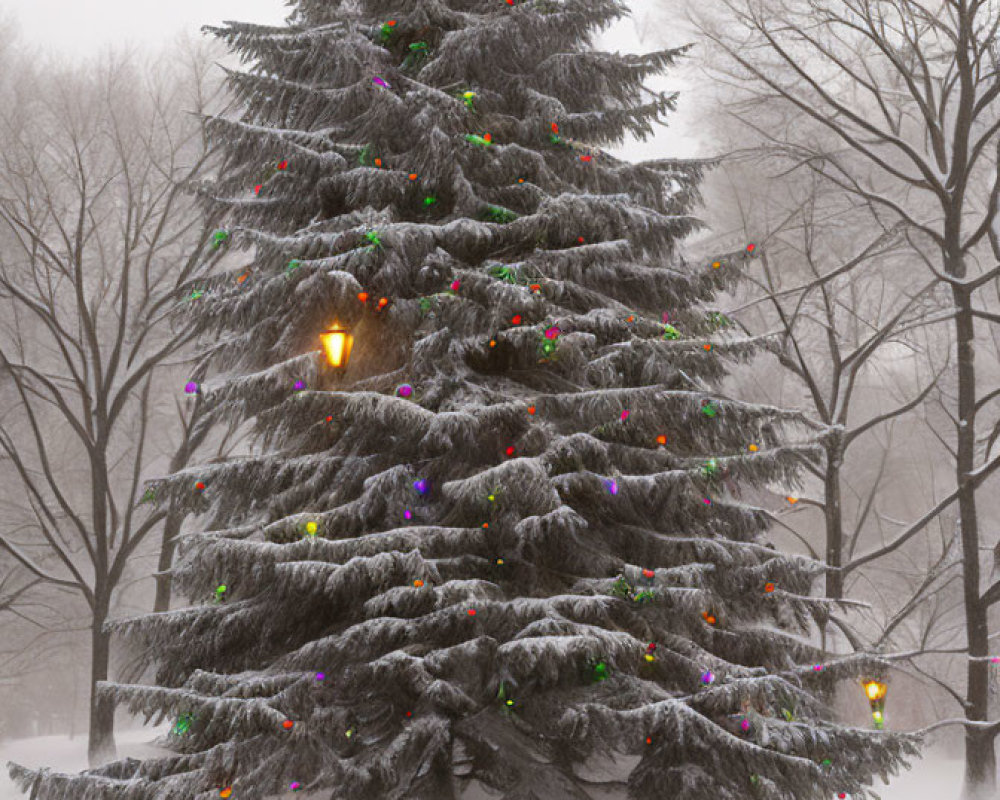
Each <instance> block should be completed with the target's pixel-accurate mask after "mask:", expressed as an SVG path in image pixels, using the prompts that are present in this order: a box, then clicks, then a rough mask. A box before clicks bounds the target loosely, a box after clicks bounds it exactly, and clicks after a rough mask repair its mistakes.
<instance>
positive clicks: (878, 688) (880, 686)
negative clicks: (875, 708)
mask: <svg viewBox="0 0 1000 800" xmlns="http://www.w3.org/2000/svg"><path fill="white" fill-rule="evenodd" d="M863 685H864V687H865V694H866V695H867V696H868V700H869V701H871V702H876V701H878V700H882V699H884V698H885V693H886V690H887V689H888V686H886V684H885V683H883V682H882V681H874V680H873V681H865V683H864V684H863Z"/></svg>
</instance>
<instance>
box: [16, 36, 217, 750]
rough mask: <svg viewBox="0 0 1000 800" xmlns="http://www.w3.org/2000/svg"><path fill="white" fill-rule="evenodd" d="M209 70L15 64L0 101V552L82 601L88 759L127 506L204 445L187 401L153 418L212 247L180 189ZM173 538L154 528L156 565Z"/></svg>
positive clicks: (141, 511) (199, 140) (209, 83)
mask: <svg viewBox="0 0 1000 800" xmlns="http://www.w3.org/2000/svg"><path fill="white" fill-rule="evenodd" d="M210 67H211V63H210V53H209V51H208V50H207V49H199V48H197V47H194V46H187V47H182V48H180V49H178V50H175V51H174V52H171V53H168V54H167V56H166V57H164V58H163V59H162V60H160V61H159V62H158V63H154V64H149V65H146V66H143V65H141V64H140V63H139V61H138V59H137V58H136V57H134V56H132V55H125V56H115V55H112V56H107V57H104V58H102V59H101V60H99V61H98V62H96V63H94V64H93V65H90V66H89V67H88V68H87V69H86V70H83V69H74V70H70V69H59V68H55V67H49V68H41V69H32V70H30V71H29V70H27V69H25V71H23V72H22V73H19V75H18V80H17V81H16V82H11V83H10V85H9V86H8V87H7V89H6V91H7V94H8V97H6V98H4V102H3V103H2V104H0V141H3V143H4V146H3V147H2V148H0V241H2V243H3V246H2V248H0V302H2V304H3V306H4V313H3V319H2V322H0V374H2V376H3V378H4V380H5V389H4V394H5V397H4V400H5V401H6V402H5V403H4V408H5V409H6V410H5V412H4V414H3V416H2V418H0V457H3V458H5V459H6V462H5V467H6V469H7V470H8V474H9V476H10V478H11V479H12V480H15V481H16V483H17V485H18V492H17V497H18V500H19V503H18V504H16V505H17V508H18V511H17V513H15V512H14V510H12V509H8V510H7V511H6V512H5V514H4V517H5V518H4V527H3V532H2V534H0V549H2V550H4V551H6V552H7V553H8V554H9V555H10V556H11V557H13V559H14V560H15V561H16V562H18V564H19V565H20V567H21V568H22V569H23V570H24V571H26V572H27V573H28V574H30V575H31V576H32V577H33V578H34V579H36V580H37V581H39V582H41V583H43V584H46V585H48V586H49V587H59V588H61V589H64V590H68V591H71V592H74V593H76V594H77V595H78V596H80V597H82V599H83V601H84V603H85V606H86V609H87V617H88V619H89V628H90V645H91V669H90V690H91V705H90V723H89V758H90V761H91V763H92V764H93V763H96V762H97V761H99V760H102V759H105V758H107V757H109V756H110V755H113V753H114V738H113V722H114V715H113V707H112V705H111V704H109V703H107V702H106V701H104V700H102V699H100V698H98V697H97V694H96V692H95V691H94V689H95V686H96V685H97V684H98V683H99V682H100V681H103V680H106V679H107V678H108V677H109V664H110V657H111V653H110V646H109V635H108V633H106V632H105V629H104V625H105V622H106V620H107V619H108V616H109V613H110V611H111V609H112V607H113V605H114V603H115V602H116V593H117V592H119V590H120V589H121V588H122V586H123V581H124V580H125V579H126V577H127V576H128V575H129V570H130V565H131V564H132V563H133V561H134V559H135V558H136V557H137V556H139V555H140V554H141V553H142V550H143V547H144V545H146V546H148V545H152V544H153V543H154V537H153V536H152V534H153V533H154V532H155V531H157V530H160V529H161V527H162V526H163V523H164V522H165V520H166V518H167V517H168V514H169V513H170V509H169V508H168V507H157V506H155V505H149V504H143V503H141V500H142V499H143V498H142V495H143V480H144V478H146V477H148V474H149V473H151V472H152V473H153V474H156V473H160V474H162V473H163V472H164V471H166V469H168V468H171V467H177V466H178V465H179V464H180V465H183V463H184V462H186V460H187V458H188V457H189V456H190V455H191V452H192V450H193V449H194V448H195V447H196V446H197V445H199V444H200V443H201V441H202V440H203V439H204V431H203V429H201V428H199V427H198V425H196V424H193V420H192V415H193V414H195V413H196V411H195V408H193V407H187V408H182V411H183V416H185V417H186V421H185V422H184V424H183V425H179V426H176V427H175V428H174V429H171V425H170V424H166V425H165V424H164V421H167V422H168V423H169V420H170V419H171V416H170V412H169V408H170V402H169V397H170V396H171V395H173V396H177V394H178V392H179V388H178V387H183V385H184V381H185V378H184V377H182V376H183V372H181V371H180V369H181V367H179V366H178V363H179V362H181V361H182V360H183V359H182V357H181V356H182V354H183V352H184V348H185V346H186V345H187V344H189V343H190V340H191V331H190V328H189V327H188V326H187V325H186V324H185V323H184V322H183V321H180V322H179V321H178V320H177V319H176V318H175V316H174V315H172V313H171V312H173V311H174V310H175V308H176V306H177V304H178V302H195V301H196V298H197V292H193V293H191V294H188V295H187V296H184V292H190V288H187V289H185V287H190V285H191V282H192V281H194V280H197V279H198V278H199V277H200V276H202V275H203V273H204V270H205V269H206V266H205V259H204V258H203V256H204V250H205V247H206V244H207V242H208V241H210V239H211V234H210V229H211V220H209V219H206V217H205V216H204V215H203V214H202V213H201V210H200V209H199V208H198V206H197V203H196V201H195V199H194V197H193V195H192V194H191V192H189V191H188V189H189V187H190V184H191V183H192V182H193V181H195V180H197V179H199V177H200V176H202V175H203V174H204V173H205V171H206V169H207V168H208V167H209V166H210V164H211V155H210V149H209V147H208V145H207V141H206V139H205V137H204V135H203V130H202V127H201V122H200V117H199V116H198V114H202V113H205V112H208V111H210V110H212V109H211V108H209V106H210V105H212V104H214V103H215V102H216V101H217V97H218V94H217V93H218V92H219V91H220V89H219V87H220V84H219V82H218V81H217V80H216V79H215V78H214V77H213V78H210V77H209V69H210ZM189 112H194V113H189ZM178 297H181V299H180V300H178ZM178 528H179V522H178V521H177V519H176V517H175V518H174V520H173V527H171V526H167V528H164V529H163V530H164V535H165V536H167V534H168V533H169V537H168V538H166V539H164V542H163V544H162V550H163V551H164V552H165V553H167V555H166V556H165V560H164V561H161V566H169V562H170V557H171V556H172V543H173V537H174V536H175V535H176V533H177V529H178ZM161 584H162V581H161ZM158 602H161V601H158Z"/></svg>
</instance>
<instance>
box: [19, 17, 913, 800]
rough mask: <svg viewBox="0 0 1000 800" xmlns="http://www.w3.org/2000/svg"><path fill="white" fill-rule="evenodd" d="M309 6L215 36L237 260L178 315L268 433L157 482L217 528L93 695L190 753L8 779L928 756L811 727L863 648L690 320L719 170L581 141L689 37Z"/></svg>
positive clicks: (758, 785)
mask: <svg viewBox="0 0 1000 800" xmlns="http://www.w3.org/2000/svg"><path fill="white" fill-rule="evenodd" d="M293 5H294V12H293V14H292V16H291V17H290V18H289V21H288V25H287V27H280V28H265V27H260V26H254V25H246V24H228V25H227V26H226V27H224V28H221V29H217V30H215V31H214V32H215V33H216V34H217V35H219V36H220V37H222V38H223V39H225V40H226V41H227V42H228V43H229V44H230V45H231V47H232V48H233V49H234V50H235V51H237V52H239V53H240V54H242V55H243V56H244V57H245V58H246V59H247V60H248V62H250V66H249V67H248V68H247V70H246V71H245V72H240V73H235V74H233V75H232V76H231V78H232V84H233V86H234V87H235V89H236V91H237V92H238V94H239V97H240V98H241V99H242V101H243V102H244V103H245V108H246V111H245V114H243V116H242V118H241V119H238V120H236V119H227V118H217V119H213V120H211V121H210V123H209V127H210V130H211V132H212V133H213V134H214V136H216V137H217V139H218V141H219V142H221V143H222V145H223V146H224V148H225V152H226V155H227V169H226V172H225V178H224V179H223V180H222V181H221V182H220V183H218V184H217V185H216V186H215V187H213V198H212V202H215V203H221V204H223V205H224V206H226V207H227V208H228V210H229V214H230V224H229V226H228V228H227V229H226V230H223V231H220V232H219V233H218V235H217V237H216V240H215V243H214V245H213V250H212V254H213V255H214V256H219V255H222V254H223V253H225V252H227V251H231V254H232V255H233V256H235V255H237V253H238V252H239V251H240V250H247V251H248V252H249V253H252V255H251V256H250V258H251V263H249V264H244V265H242V266H240V267H239V268H238V269H236V270H235V271H232V272H227V273H224V274H220V276H219V277H218V278H217V279H216V281H215V282H214V283H212V284H210V285H203V286H200V287H193V289H194V291H193V292H192V298H193V299H189V300H188V302H186V303H185V306H186V307H187V308H190V309H191V313H194V314H196V315H198V317H199V318H200V320H201V323H202V325H203V326H204V330H205V331H206V334H210V335H211V337H212V339H211V347H210V350H209V353H208V356H207V359H206V364H209V363H211V364H214V365H215V366H214V369H215V372H214V373H212V374H213V375H214V377H210V378H208V379H207V382H206V383H204V385H202V386H200V387H199V388H198V390H199V391H200V398H201V399H200V402H203V403H205V404H207V405H208V406H209V407H210V408H211V409H213V410H214V413H216V414H219V415H237V416H238V417H239V418H241V419H246V420H248V421H252V423H253V424H254V425H255V427H256V431H257V433H258V434H259V435H258V438H257V447H258V449H257V451H256V452H255V453H254V454H251V455H250V456H248V457H246V458H243V459H241V460H237V461H231V462H225V463H218V464H210V465H204V466H203V467H201V468H200V469H197V470H190V471H187V472H184V473H181V474H178V475H174V476H171V477H170V478H169V479H167V480H165V481H163V482H162V483H160V484H159V485H158V486H157V487H156V492H155V493H156V499H157V501H158V502H164V501H166V500H168V499H172V500H174V501H176V502H185V503H190V504H192V506H193V507H195V508H196V509H197V510H200V511H201V512H202V513H203V514H204V515H205V519H206V528H207V532H205V533H202V534H199V535H196V536H194V537H192V538H191V539H190V541H188V543H187V547H186V552H185V558H184V560H183V562H182V564H181V566H180V567H179V568H178V569H177V573H176V574H177V580H178V586H179V587H180V588H181V589H182V590H184V591H186V592H187V593H188V595H189V596H190V597H192V598H193V599H194V605H193V607H190V608H186V609H182V610H177V611H172V612H169V613H162V614H155V615H151V616H146V617H143V618H139V619H133V620H128V621H125V622H122V623H119V624H118V625H117V627H118V629H119V630H120V632H121V633H122V634H124V635H125V636H126V638H127V639H128V640H130V641H132V642H134V643H137V644H140V645H142V646H144V647H145V648H147V652H148V653H149V654H150V656H151V658H152V659H153V661H154V662H155V663H156V664H157V665H158V670H157V673H156V679H155V684H156V685H153V686H149V685H142V686H139V685H123V684H115V685H110V686H108V687H107V689H106V690H107V691H108V692H109V693H110V694H111V695H113V697H114V698H115V699H116V700H117V701H118V702H120V703H127V704H128V705H129V706H130V707H131V709H132V710H133V711H135V712H143V713H145V714H146V715H147V717H156V716H161V718H162V716H163V715H165V716H167V717H168V718H169V719H171V720H174V719H176V721H177V722H176V725H175V726H174V730H173V732H172V733H171V734H170V736H169V739H170V742H169V743H170V746H171V747H172V749H173V750H174V751H175V752H176V755H174V756H172V757H166V758H160V759H154V760H149V761H145V762H137V761H121V762H117V763H115V764H111V765H108V766H107V767H104V768H101V769H96V770H92V771H90V772H88V773H84V774H83V775H80V776H64V775H57V774H52V773H49V772H44V771H43V772H33V771H29V770H23V769H17V768H15V769H14V773H15V775H16V777H17V778H18V779H19V780H20V782H21V785H22V786H24V787H30V786H32V785H34V786H35V790H36V792H37V794H35V795H34V796H35V797H38V798H42V799H43V800H79V799H80V798H87V800H95V799H96V798H108V799H111V798H113V799H114V800H154V798H155V800H174V799H176V800H191V798H197V799H198V800H207V798H212V797H232V798H234V800H248V799H250V798H265V797H273V796H276V795H278V794H281V793H283V792H286V791H290V790H291V791H294V790H295V789H298V788H302V789H303V790H305V791H306V792H307V793H308V794H309V796H315V797H323V798H335V799H336V800H347V799H348V798H350V800H367V799H371V800H382V799H383V798H392V799H393V800H403V799H404V798H405V799H406V800H449V798H458V797H462V796H467V797H468V796H472V795H470V794H469V793H468V792H467V791H466V790H467V789H473V790H474V788H475V786H476V784H479V785H480V786H481V787H483V786H485V787H492V788H493V789H496V790H499V791H498V792H497V793H495V796H499V797H502V798H506V800H532V799H534V800H563V799H565V800H579V799H580V798H594V799H595V800H597V798H602V799H603V798H611V797H616V796H621V794H622V792H623V789H624V788H626V787H627V790H628V794H629V796H631V797H634V798H647V797H652V796H658V797H683V798H685V800H719V798H737V797H738V798H744V797H754V796H759V797H767V798H773V799H776V800H777V799H779V798H781V799H784V798H787V799H788V800H793V799H794V800H810V799H811V798H829V797H833V796H836V794H837V793H849V794H850V795H851V796H853V797H862V796H865V795H866V793H868V791H869V790H868V789H867V788H866V787H868V786H870V785H871V779H872V776H873V774H875V773H881V774H885V773H886V772H888V771H891V770H893V769H894V768H895V767H896V766H897V765H898V763H899V760H900V758H901V757H902V756H904V755H905V754H906V753H907V752H910V751H912V744H911V743H910V741H909V740H908V739H905V738H901V737H896V736H892V735H889V734H876V733H872V732H866V731H862V730H857V729H853V728H848V727H844V726H841V725H838V724H836V723H835V722H833V721H832V720H831V719H830V714H829V712H828V709H827V708H826V706H825V704H824V702H823V701H822V699H821V698H822V697H823V695H824V692H825V689H827V688H829V686H830V685H832V683H833V682H835V681H836V680H837V679H838V678H843V677H848V676H853V677H856V675H857V672H858V669H859V667H860V665H864V664H865V659H863V658H851V659H847V660H842V661H836V660H833V661H828V662H827V663H825V664H824V663H822V658H823V657H822V655H821V654H820V653H819V652H817V650H816V648H815V647H814V646H812V645H811V644H810V639H809V630H810V625H811V624H812V620H813V619H814V617H815V615H816V614H818V613H822V612H823V609H824V606H823V601H820V600H818V599H810V597H809V592H810V587H811V582H812V580H813V578H814V576H815V575H816V574H817V565H815V564H814V563H812V562H809V561H806V560H804V559H801V558H792V557H785V556H783V555H781V554H779V553H778V552H776V551H775V550H773V549H772V548H770V547H768V546H766V544H765V543H764V542H763V541H762V540H761V538H760V537H761V535H762V533H763V532H764V530H765V528H766V523H767V519H766V516H765V514H764V513H763V512H762V511H761V510H760V509H756V508H753V507H750V506H748V505H745V504H743V503H741V502H740V501H739V499H738V496H737V494H736V491H737V486H738V485H740V484H742V485H762V484H766V483H769V482H781V483H788V482H793V481H794V480H795V473H796V470H797V468H798V467H799V466H801V460H802V459H803V458H807V457H809V455H810V452H811V450H810V448H809V447H808V446H800V447H794V446H788V445H783V444H782V442H783V441H784V438H785V434H783V433H782V432H783V431H787V430H788V426H789V424H794V423H795V421H796V419H797V417H796V416H795V415H794V414H791V413H788V412H783V411H781V410H779V409H775V408H769V407H760V406H752V405H748V404H741V403H739V402H736V401H733V400H730V399H726V398H723V397H721V396H719V395H718V394H715V393H713V392H712V391H711V390H710V389H709V388H708V387H710V386H713V385H716V386H717V385H718V381H719V380H720V378H721V377H722V376H723V374H724V366H725V363H726V361H727V360H728V359H731V358H742V357H746V356H748V355H749V354H750V353H751V352H752V350H753V345H754V343H753V342H747V341H741V340H740V339H739V338H738V337H736V336H734V335H733V334H732V332H731V331H730V332H727V331H726V330H725V326H726V322H727V321H726V320H725V318H724V317H722V316H721V315H719V314H718V313H716V312H712V311H711V309H710V308H709V306H708V305H707V304H708V303H709V301H710V300H711V299H712V298H713V296H714V295H715V294H716V293H717V292H718V291H720V290H721V289H722V288H724V287H725V286H726V285H727V282H728V281H731V280H734V279H736V277H737V276H738V274H739V271H740V266H741V264H742V262H743V260H744V259H745V258H747V257H749V254H748V253H747V252H740V253H736V254H730V255H729V256H728V257H719V258H717V259H710V260H708V261H707V262H700V261H699V262H698V263H686V262H685V260H684V258H683V256H682V255H681V254H680V253H679V252H678V249H677V245H678V242H679V240H680V239H681V238H682V237H683V236H684V235H685V234H687V233H688V232H690V231H691V230H692V229H694V228H695V227H696V224H697V223H696V220H695V219H694V217H692V216H691V207H692V204H693V203H694V202H695V201H696V199H697V185H698V180H699V177H700V173H701V170H702V167H703V165H699V164H692V163H683V162H679V161H656V162H646V163H642V164H631V163H626V162H622V161H620V160H617V159H615V158H613V157H611V156H609V155H608V154H607V153H606V152H604V151H602V150H601V149H599V146H606V145H608V144H610V143H616V142H621V141H622V140H623V137H624V136H625V135H626V134H627V133H634V134H637V135H639V136H640V137H644V136H646V135H648V134H650V133H651V132H652V125H653V124H654V122H657V121H659V120H660V119H661V118H662V116H663V115H664V114H665V113H666V112H668V111H669V110H670V109H671V108H672V107H673V104H674V98H673V97H672V96H669V95H662V94H656V93H653V92H649V91H647V90H646V89H644V88H643V81H644V79H646V78H647V77H648V76H650V75H653V74H656V73H659V72H661V71H662V70H664V69H665V68H666V67H668V66H669V65H670V64H671V63H672V62H673V61H674V60H675V59H676V58H677V56H678V55H679V53H680V51H678V50H672V51H664V52H657V53H652V54H649V55H643V56H623V55H619V54H611V53H602V52H595V51H594V50H593V49H592V47H591V40H590V37H591V35H592V34H593V33H594V32H595V31H599V30H600V29H602V28H604V27H606V26H607V25H608V24H610V23H611V22H612V21H614V20H616V19H618V18H620V17H622V16H623V15H625V14H626V13H627V10H626V8H625V6H624V4H623V3H622V2H619V0H526V1H525V2H520V0H506V1H505V0H354V2H346V0H345V1H344V2H338V1H337V0H298V2H296V3H294V4H293ZM583 143H586V144H583ZM189 288H191V287H189ZM333 322H337V323H339V324H341V325H344V326H345V327H346V328H348V329H349V330H350V332H351V334H352V335H353V340H354V347H353V351H352V352H351V353H350V360H349V363H348V365H347V367H346V369H339V370H338V369H333V368H331V367H329V366H328V365H327V364H326V362H325V361H324V359H323V357H322V355H321V350H320V348H319V337H320V335H321V333H322V332H323V331H324V329H326V328H327V326H329V325H330V324H331V323H333ZM202 379H203V378H202V376H200V375H199V376H196V378H195V382H197V381H201V380H202ZM188 388H189V390H190V389H191V387H190V386H189V387H188ZM612 758H615V759H617V763H616V764H613V765H610V766H609V767H608V769H607V770H605V771H604V772H603V773H601V772H599V771H598V770H595V768H594V767H595V764H598V763H599V762H610V759H612ZM609 776H610V777H609ZM616 792H617V794H616Z"/></svg>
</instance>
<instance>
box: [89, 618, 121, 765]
mask: <svg viewBox="0 0 1000 800" xmlns="http://www.w3.org/2000/svg"><path fill="white" fill-rule="evenodd" d="M107 619H108V601H107V599H104V600H103V601H100V602H97V603H95V607H94V618H93V623H92V624H91V628H90V633H91V636H90V641H91V654H90V730H89V741H88V743H87V761H88V763H89V764H90V766H91V767H96V766H99V765H100V764H105V763H107V762H108V761H110V760H112V759H113V758H114V757H115V706H114V703H112V702H111V700H110V698H107V697H99V696H98V694H97V684H98V682H100V681H106V680H107V679H108V666H109V664H110V661H111V636H110V635H109V634H107V633H105V632H104V630H103V627H104V623H105V622H107Z"/></svg>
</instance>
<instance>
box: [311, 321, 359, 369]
mask: <svg viewBox="0 0 1000 800" xmlns="http://www.w3.org/2000/svg"><path fill="white" fill-rule="evenodd" d="M319 338H320V341H321V342H322V343H323V351H324V352H325V353H326V363H327V364H329V365H330V366H331V367H338V368H342V367H346V366H347V362H348V361H349V360H350V358H351V347H352V346H353V345H354V337H353V336H351V334H350V333H348V332H347V331H346V330H344V329H343V328H341V327H340V326H339V325H337V324H334V325H333V327H331V328H329V329H327V330H325V331H323V333H322V334H320V337H319Z"/></svg>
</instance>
